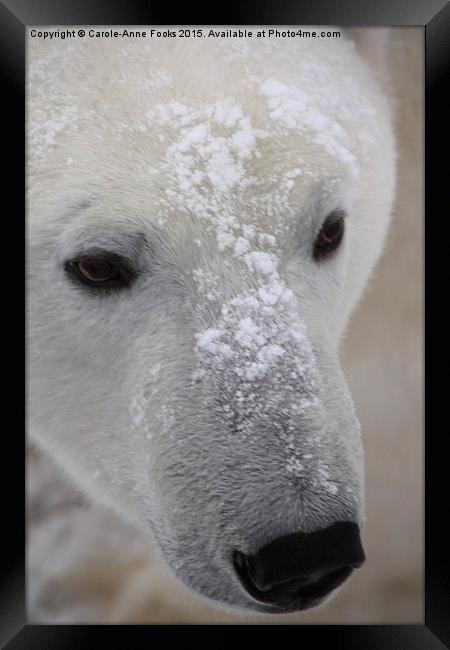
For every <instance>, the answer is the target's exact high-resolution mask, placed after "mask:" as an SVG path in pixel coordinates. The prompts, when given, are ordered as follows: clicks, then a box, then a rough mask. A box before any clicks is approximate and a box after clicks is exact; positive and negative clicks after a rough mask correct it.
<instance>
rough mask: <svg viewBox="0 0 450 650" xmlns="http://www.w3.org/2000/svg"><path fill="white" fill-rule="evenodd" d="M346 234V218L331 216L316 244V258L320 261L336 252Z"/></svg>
mask: <svg viewBox="0 0 450 650" xmlns="http://www.w3.org/2000/svg"><path fill="white" fill-rule="evenodd" d="M343 234H344V216H343V215H342V214H331V215H330V216H329V217H328V219H327V220H326V221H325V223H324V224H323V226H322V229H321V231H320V232H319V234H318V236H317V239H316V242H315V244H314V258H315V259H316V260H317V259H320V258H322V257H324V256H326V255H327V254H328V253H331V252H332V251H334V250H335V249H336V248H337V247H338V246H339V244H340V243H341V240H342V237H343Z"/></svg>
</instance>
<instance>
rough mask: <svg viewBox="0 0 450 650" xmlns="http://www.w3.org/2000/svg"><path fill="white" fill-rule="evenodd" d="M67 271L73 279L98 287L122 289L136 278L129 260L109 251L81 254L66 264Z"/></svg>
mask: <svg viewBox="0 0 450 650" xmlns="http://www.w3.org/2000/svg"><path fill="white" fill-rule="evenodd" d="M65 270H66V273H67V274H68V275H69V277H70V278H71V279H72V280H76V281H77V282H79V283H81V284H83V285H85V286H88V287H94V288H97V289H120V288H124V287H127V286H128V285H129V284H130V283H131V282H132V280H133V279H134V276H135V274H134V273H133V272H132V271H131V269H130V267H129V265H128V264H127V262H126V261H125V260H124V259H123V258H122V257H120V256H118V255H115V254H114V253H108V252H107V251H98V252H91V253H86V254H83V255H80V256H79V257H78V258H76V259H72V260H70V261H68V262H66V264H65Z"/></svg>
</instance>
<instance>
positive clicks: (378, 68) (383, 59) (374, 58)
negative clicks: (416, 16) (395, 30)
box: [346, 27, 392, 90]
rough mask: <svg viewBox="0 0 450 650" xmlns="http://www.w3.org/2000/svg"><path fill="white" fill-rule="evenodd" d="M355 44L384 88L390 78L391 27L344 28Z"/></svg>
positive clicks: (386, 87) (386, 86)
mask: <svg viewBox="0 0 450 650" xmlns="http://www.w3.org/2000/svg"><path fill="white" fill-rule="evenodd" d="M346 32H347V34H348V36H349V37H350V38H351V39H352V40H353V42H354V43H355V45H356V49H357V51H358V53H359V54H360V55H361V56H362V57H363V59H365V61H366V62H367V63H368V64H369V66H370V67H371V68H372V70H374V72H375V75H376V77H377V79H378V81H379V82H380V83H381V85H382V86H383V88H384V89H385V90H387V89H388V87H389V80H390V64H389V61H390V58H391V57H390V55H391V42H392V28H391V27H351V28H348V29H346Z"/></svg>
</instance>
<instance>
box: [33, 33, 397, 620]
mask: <svg viewBox="0 0 450 650" xmlns="http://www.w3.org/2000/svg"><path fill="white" fill-rule="evenodd" d="M207 31H208V30H206V33H207ZM255 33H256V30H255ZM360 40H361V37H360ZM359 45H360V48H361V51H364V50H365V51H366V53H367V52H369V56H368V58H369V59H370V58H371V57H372V58H373V59H374V62H375V63H374V66H373V67H371V66H369V65H368V63H367V61H366V60H364V58H363V57H361V55H360V54H359V53H358V51H357V48H356V47H355V42H354V41H353V40H351V39H350V38H347V37H345V36H344V35H343V34H342V35H341V37H340V38H315V39H302V38H300V37H299V38H290V39H285V38H264V37H261V38H257V37H255V36H253V37H248V38H239V39H236V38H233V37H223V38H218V39H217V38H214V37H207V36H204V37H203V38H196V39H192V38H151V39H143V38H137V39H126V40H125V39H123V40H119V41H117V40H108V39H94V38H93V39H91V40H83V39H81V38H80V39H73V40H71V41H67V40H65V41H63V40H54V39H53V40H51V42H49V41H37V40H31V42H30V50H29V74H28V107H29V109H28V272H29V281H28V295H29V300H28V304H29V321H28V332H29V357H28V358H29V424H30V435H31V438H32V439H33V441H35V442H36V444H37V445H38V446H39V447H40V448H41V449H42V450H44V452H46V453H47V454H49V456H50V457H52V458H53V459H54V460H55V461H56V462H57V463H58V464H59V465H60V466H61V467H62V468H63V469H64V470H65V472H66V473H67V476H68V477H70V478H71V479H72V481H73V482H74V483H75V484H76V485H78V486H79V487H80V488H81V489H82V490H83V491H84V492H85V494H87V495H88V497H89V498H90V499H92V500H94V501H96V502H98V503H100V504H103V505H104V506H106V507H109V508H113V509H114V510H115V511H116V512H117V513H118V514H119V515H120V516H121V517H123V518H125V519H127V520H128V521H129V522H132V523H133V524H135V525H136V526H139V527H140V528H141V529H142V530H143V531H144V532H145V534H146V535H147V536H148V539H149V543H154V544H155V545H156V547H157V549H158V551H159V553H160V555H161V557H162V558H163V559H164V560H165V562H166V563H167V565H168V566H169V567H170V569H171V571H172V572H173V574H174V575H175V576H176V577H177V578H178V579H179V580H180V581H181V582H182V583H183V584H184V585H186V586H187V587H188V588H190V589H191V590H192V591H193V592H195V593H196V594H198V595H199V596H200V597H205V598H207V599H212V600H213V601H215V602H217V603H219V604H221V605H222V606H223V607H226V608H231V609H232V610H233V611H236V610H252V611H255V612H262V613H275V614H276V613H283V612H293V611H301V610H305V609H307V608H311V607H315V606H318V605H320V604H322V603H324V602H326V601H327V600H329V599H330V598H332V597H333V596H334V595H335V594H336V593H337V591H338V590H339V588H340V586H341V585H342V584H343V583H344V581H345V580H346V579H347V578H348V577H349V576H350V575H351V573H352V571H353V570H354V569H355V568H357V567H359V566H361V564H362V563H363V561H364V551H363V548H362V545H361V540H360V530H361V528H362V527H363V525H364V492H363V488H364V486H363V454H362V447H361V439H360V430H359V424H358V420H357V418H356V415H355V411H354V407H353V403H352V399H351V396H350V394H349V390H348V388H347V385H346V381H345V378H344V377H343V374H342V371H341V369H340V365H339V360H338V350H339V342H340V340H341V338H342V335H343V333H344V331H345V327H346V324H347V322H348V319H349V316H350V314H351V312H352V310H353V309H354V307H355V305H356V303H357V301H358V299H359V297H360V295H361V293H362V291H363V289H364V286H365V285H366V283H367V280H368V278H369V276H370V273H371V271H372V269H373V267H374V265H375V263H376V261H377V259H378V258H379V256H380V254H381V251H382V248H383V242H384V239H385V236H386V232H387V229H388V225H389V221H390V215H391V208H392V202H393V196H394V190H395V141H394V135H393V130H392V124H391V122H392V120H391V109H390V102H389V99H388V97H387V96H386V93H385V92H384V90H383V87H382V86H383V79H382V78H381V75H380V72H379V71H378V70H377V65H378V63H379V61H380V60H381V59H382V52H381V55H380V56H378V54H377V53H376V52H379V51H380V50H382V47H381V46H380V45H378V46H376V44H375V46H374V44H373V43H368V44H367V43H365V42H364V39H362V45H361V43H360V44H359ZM372 50H375V51H376V52H375V54H373V53H371V52H372ZM366 58H367V56H366Z"/></svg>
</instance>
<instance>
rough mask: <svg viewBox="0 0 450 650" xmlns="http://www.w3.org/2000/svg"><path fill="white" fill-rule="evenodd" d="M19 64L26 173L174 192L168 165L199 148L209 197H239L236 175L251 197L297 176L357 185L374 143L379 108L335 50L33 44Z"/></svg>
mask: <svg viewBox="0 0 450 650" xmlns="http://www.w3.org/2000/svg"><path fill="white" fill-rule="evenodd" d="M142 54H144V56H142ZM29 60H30V66H29V98H30V116H29V117H30V125H31V129H30V141H31V142H30V144H31V145H32V146H31V147H30V155H31V166H30V172H31V173H33V172H34V171H42V170H53V171H55V170H61V173H62V172H63V171H64V170H66V169H67V168H69V170H70V166H71V165H75V166H76V170H77V174H79V173H80V172H81V173H82V171H83V169H84V170H86V175H87V176H86V180H88V170H89V169H90V164H89V163H90V162H92V158H94V159H96V160H97V161H98V162H104V161H107V162H108V165H107V168H106V170H107V171H105V172H104V173H105V179H104V181H105V183H106V182H108V181H113V180H114V174H115V172H116V173H117V171H119V170H120V173H121V174H124V173H125V174H127V175H128V177H129V178H132V179H133V180H134V184H139V182H140V181H141V182H142V183H147V184H150V186H151V185H152V183H155V182H159V183H162V184H163V185H164V187H167V189H170V188H171V187H172V189H173V191H176V190H177V189H178V186H177V184H176V183H175V185H174V181H177V180H179V179H177V178H176V174H175V173H174V172H175V170H174V168H173V165H174V162H175V161H176V160H178V165H179V166H180V165H181V162H180V157H182V158H186V157H187V156H188V154H191V153H192V151H191V150H192V149H196V150H197V153H198V149H199V148H201V147H203V149H205V148H206V152H205V151H204V154H203V155H204V156H205V155H206V156H208V162H209V167H211V166H212V167H213V169H212V170H211V169H210V170H209V172H210V173H209V181H210V182H211V183H212V185H213V189H216V190H217V191H219V192H220V191H233V192H235V191H236V188H237V189H239V187H241V189H244V185H245V183H243V182H242V181H243V174H244V173H245V175H246V176H248V175H250V176H253V178H252V179H251V182H252V183H253V185H252V190H253V192H254V190H255V189H258V179H259V186H260V187H266V186H267V184H268V183H269V184H270V182H271V181H272V183H273V182H274V178H272V177H273V175H277V176H280V174H282V175H283V176H284V175H285V174H289V173H291V174H294V175H293V176H290V177H289V178H290V179H291V180H293V181H294V183H297V182H298V181H297V180H295V179H296V178H297V177H296V176H295V170H297V169H300V170H301V172H302V173H303V174H304V175H306V176H308V175H310V176H315V177H317V176H318V175H320V173H321V172H323V171H324V168H325V169H326V170H327V171H328V170H329V169H330V166H331V168H332V169H333V168H334V172H335V173H336V172H337V171H340V170H341V169H342V167H343V166H344V167H345V166H347V167H349V166H350V168H352V170H353V173H354V174H358V167H359V166H360V165H361V163H362V162H363V159H364V158H365V157H367V156H369V154H370V148H371V146H373V145H374V144H375V143H376V133H377V120H378V119H379V115H377V113H378V111H377V110H376V109H377V106H379V105H380V102H382V101H383V100H382V98H380V96H379V95H378V94H377V90H376V87H375V85H373V84H372V83H371V74H370V72H369V71H368V69H367V68H366V67H365V65H364V63H363V62H362V61H361V60H360V59H359V58H358V57H357V56H356V53H355V48H354V45H353V43H351V42H350V41H347V40H345V39H344V38H342V39H339V40H338V39H336V41H326V42H325V41H320V39H319V40H316V41H308V43H306V41H302V40H301V39H298V40H294V41H292V42H288V43H285V42H284V41H277V40H264V39H261V40H260V41H256V40H253V41H250V40H246V39H242V40H240V41H239V42H238V43H234V42H230V41H229V40H228V39H221V40H219V41H213V40H210V39H207V40H204V41H202V42H201V43H200V42H195V41H192V40H191V41H189V40H186V41H177V42H172V41H170V40H159V39H158V40H155V41H149V42H133V41H131V42H129V43H128V44H127V45H123V44H120V46H118V45H117V43H115V42H114V43H113V42H111V41H106V40H104V41H100V42H94V41H91V42H89V43H82V42H81V41H74V42H72V43H71V44H69V45H68V44H66V43H58V42H57V41H52V43H51V44H47V43H39V42H35V41H32V42H31V47H30V58H29ZM187 66H189V70H190V74H189V75H186V67H187ZM362 80H363V83H362ZM224 88H226V92H224ZM105 97H107V98H108V100H107V101H105ZM380 108H383V107H382V106H381V107H380ZM355 127H357V128H355ZM75 142H76V146H75ZM56 144H58V145H63V146H58V147H57V148H56V149H58V150H59V151H58V153H57V154H56V156H55V155H54V150H55V145H56ZM64 144H65V145H66V146H64ZM118 145H119V146H118ZM125 145H126V146H125ZM180 147H181V148H180ZM214 149H215V153H214ZM118 151H120V154H119V156H118V154H117V152H118ZM213 154H214V155H213ZM268 157H269V158H270V160H271V168H270V171H271V174H272V177H271V174H269V173H268V170H267V165H266V164H265V163H264V161H265V160H267V158H268ZM213 158H214V159H215V160H216V162H217V165H216V168H214V160H213ZM219 161H220V164H219ZM306 161H307V162H306ZM184 162H185V163H187V162H188V161H186V160H185V161H184ZM185 167H186V165H185ZM127 170H128V173H127ZM249 170H251V171H252V172H253V174H249ZM184 171H186V169H185V170H184ZM187 171H189V164H187ZM196 171H197V176H198V174H200V173H201V170H200V169H197V170H196ZM255 179H256V180H255ZM275 180H276V179H275ZM255 183H256V188H255Z"/></svg>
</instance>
